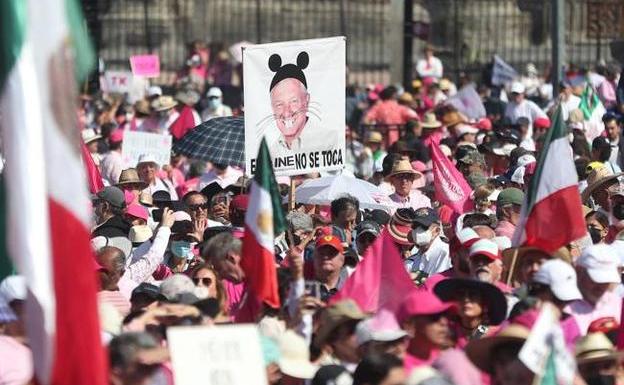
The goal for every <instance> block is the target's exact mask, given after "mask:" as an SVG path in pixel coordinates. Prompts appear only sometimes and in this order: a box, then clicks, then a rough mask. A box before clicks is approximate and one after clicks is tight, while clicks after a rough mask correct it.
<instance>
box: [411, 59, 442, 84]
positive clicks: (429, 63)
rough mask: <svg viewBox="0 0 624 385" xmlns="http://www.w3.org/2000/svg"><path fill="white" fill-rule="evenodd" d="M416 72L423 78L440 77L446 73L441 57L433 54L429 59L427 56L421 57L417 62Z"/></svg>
mask: <svg viewBox="0 0 624 385" xmlns="http://www.w3.org/2000/svg"><path fill="white" fill-rule="evenodd" d="M416 72H418V75H420V76H421V77H423V78H425V77H432V78H436V79H440V78H441V77H442V75H443V73H444V67H443V66H442V62H441V61H440V59H438V58H437V57H435V56H432V57H431V59H429V60H427V58H422V59H419V60H418V61H417V62H416Z"/></svg>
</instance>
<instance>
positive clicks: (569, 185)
mask: <svg viewBox="0 0 624 385" xmlns="http://www.w3.org/2000/svg"><path fill="white" fill-rule="evenodd" d="M586 233H587V230H586V228H585V219H584V218H583V211H582V209H581V197H580V194H579V190H578V177H577V174H576V168H575V166H574V158H573V155H572V148H571V147H570V143H569V141H568V135H567V130H566V126H565V122H564V121H563V118H562V114H561V107H559V108H557V111H556V113H555V116H554V119H553V121H552V125H551V127H550V129H549V130H548V132H547V134H546V139H545V140H544V146H543V148H542V151H541V154H540V158H539V161H538V165H537V168H536V170H535V174H534V175H533V177H532V178H531V181H530V183H529V187H528V190H527V192H526V194H525V201H524V204H523V205H522V212H521V216H520V221H519V223H518V225H517V226H516V232H515V234H514V239H513V244H514V245H515V246H519V245H524V246H533V247H537V248H540V249H542V250H545V251H547V252H553V251H555V250H557V249H559V248H560V247H562V246H564V245H567V244H568V243H570V242H572V241H574V240H576V239H579V238H582V237H583V236H585V234H586Z"/></svg>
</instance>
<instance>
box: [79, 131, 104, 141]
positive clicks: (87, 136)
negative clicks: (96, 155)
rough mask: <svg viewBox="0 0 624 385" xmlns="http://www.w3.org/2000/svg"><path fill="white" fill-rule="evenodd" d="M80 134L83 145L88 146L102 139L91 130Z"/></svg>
mask: <svg viewBox="0 0 624 385" xmlns="http://www.w3.org/2000/svg"><path fill="white" fill-rule="evenodd" d="M80 134H81V135H82V141H83V142H85V144H89V143H91V142H93V141H94V140H98V139H102V135H98V134H97V132H95V130H94V129H93V128H87V129H84V130H82V132H81V133H80Z"/></svg>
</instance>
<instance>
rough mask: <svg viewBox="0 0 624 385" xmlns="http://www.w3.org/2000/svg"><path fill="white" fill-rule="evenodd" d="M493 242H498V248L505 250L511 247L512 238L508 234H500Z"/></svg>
mask: <svg viewBox="0 0 624 385" xmlns="http://www.w3.org/2000/svg"><path fill="white" fill-rule="evenodd" d="M492 242H494V243H496V245H497V246H498V249H499V250H501V251H503V250H505V249H508V248H510V247H511V239H509V237H506V236H499V237H494V238H492Z"/></svg>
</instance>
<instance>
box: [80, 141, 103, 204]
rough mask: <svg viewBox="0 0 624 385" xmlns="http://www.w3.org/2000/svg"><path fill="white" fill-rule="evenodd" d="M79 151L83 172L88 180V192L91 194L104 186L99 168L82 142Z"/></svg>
mask: <svg viewBox="0 0 624 385" xmlns="http://www.w3.org/2000/svg"><path fill="white" fill-rule="evenodd" d="M81 151H82V162H83V163H84V167H85V172H86V174H87V181H88V182H89V192H90V193H91V194H96V193H98V192H100V190H102V189H103V188H104V182H103V181H102V175H100V170H98V168H97V166H96V165H95V162H93V158H92V157H91V154H90V153H89V150H88V149H87V146H86V145H85V144H84V143H82V146H81Z"/></svg>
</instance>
